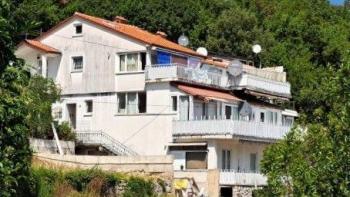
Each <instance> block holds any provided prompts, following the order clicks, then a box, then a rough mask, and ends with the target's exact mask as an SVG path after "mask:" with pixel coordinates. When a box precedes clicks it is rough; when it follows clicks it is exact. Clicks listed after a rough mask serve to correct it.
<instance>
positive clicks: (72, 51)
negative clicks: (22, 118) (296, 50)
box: [16, 13, 297, 192]
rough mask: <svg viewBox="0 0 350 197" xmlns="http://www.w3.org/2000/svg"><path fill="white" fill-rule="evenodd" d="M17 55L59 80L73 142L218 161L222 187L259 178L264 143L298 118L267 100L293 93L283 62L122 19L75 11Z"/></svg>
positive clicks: (193, 161) (190, 165) (211, 164)
mask: <svg viewBox="0 0 350 197" xmlns="http://www.w3.org/2000/svg"><path fill="white" fill-rule="evenodd" d="M16 55H17V57H19V58H22V59H24V60H25V61H26V63H27V64H28V65H30V72H31V73H32V74H40V75H42V76H44V77H47V78H51V79H52V80H54V81H55V82H56V84H57V85H58V86H59V87H60V88H61V90H62V96H61V100H60V101H59V102H57V103H55V104H53V115H54V117H55V118H56V119H57V121H59V122H64V121H67V122H69V123H70V125H71V126H72V128H74V130H75V131H76V132H77V137H78V140H80V142H81V143H83V144H87V145H89V144H90V145H91V144H98V145H101V146H103V147H104V148H105V149H106V150H108V151H110V152H112V153H114V154H118V155H133V154H135V155H136V154H137V155H165V154H171V155H173V156H174V170H175V171H196V170H208V169H219V170H220V179H219V185H220V187H222V188H230V187H233V186H249V187H251V186H262V185H265V184H266V179H265V177H263V176H262V175H260V174H259V171H260V168H259V161H260V160H261V159H262V156H263V150H264V149H265V148H266V147H267V146H268V145H269V144H270V143H273V142H274V141H276V140H278V139H281V138H282V137H283V136H284V135H285V134H286V133H287V132H288V131H289V129H290V128H291V126H292V124H293V121H294V118H295V117H296V116H297V113H296V112H295V111H293V110H289V109H285V108H282V107H280V106H278V105H276V104H275V103H277V102H280V101H288V100H289V99H290V97H291V93H290V84H289V83H288V82H287V81H286V73H285V72H283V68H266V69H257V68H254V67H253V66H250V65H248V64H246V63H244V62H242V61H239V60H235V61H228V60H223V59H216V58H213V57H208V56H205V55H202V54H199V53H196V52H195V51H192V50H191V49H189V48H185V47H183V46H180V45H178V44H176V43H172V42H170V41H168V40H167V39H166V38H165V35H164V34H162V33H158V34H152V33H149V32H146V31H145V30H142V29H140V28H137V27H135V26H132V25H129V24H127V21H126V20H125V19H123V18H122V17H116V18H115V20H114V21H108V20H104V19H100V18H97V17H92V16H88V15H85V14H81V13H75V14H74V15H73V16H72V17H70V18H68V19H66V20H65V21H63V22H61V23H60V24H58V25H57V26H56V27H54V28H52V29H51V30H50V31H48V32H46V33H45V34H43V35H41V36H40V37H38V38H37V39H35V40H26V41H24V42H23V43H21V44H20V45H19V46H18V49H17V51H16ZM223 190H225V189H223ZM223 192H227V191H223Z"/></svg>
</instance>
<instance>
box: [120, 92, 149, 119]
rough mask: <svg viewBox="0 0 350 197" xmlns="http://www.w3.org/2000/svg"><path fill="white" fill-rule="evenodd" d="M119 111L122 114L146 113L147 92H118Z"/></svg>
mask: <svg viewBox="0 0 350 197" xmlns="http://www.w3.org/2000/svg"><path fill="white" fill-rule="evenodd" d="M118 113H121V114H136V113H146V93H145V92H129V93H118Z"/></svg>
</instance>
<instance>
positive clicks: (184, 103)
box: [180, 96, 189, 120]
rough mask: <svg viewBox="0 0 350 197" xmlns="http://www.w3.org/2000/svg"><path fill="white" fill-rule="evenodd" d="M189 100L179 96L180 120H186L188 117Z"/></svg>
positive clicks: (186, 97)
mask: <svg viewBox="0 0 350 197" xmlns="http://www.w3.org/2000/svg"><path fill="white" fill-rule="evenodd" d="M188 113H189V98H188V96H180V120H188V118H189V117H188V116H189V114H188Z"/></svg>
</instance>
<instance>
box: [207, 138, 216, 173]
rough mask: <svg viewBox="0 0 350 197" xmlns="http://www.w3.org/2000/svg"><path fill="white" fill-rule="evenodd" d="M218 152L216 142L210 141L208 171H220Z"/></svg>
mask: <svg viewBox="0 0 350 197" xmlns="http://www.w3.org/2000/svg"><path fill="white" fill-rule="evenodd" d="M218 158H219V156H218V150H217V144H216V142H215V141H211V140H210V141H208V169H209V170H211V169H218Z"/></svg>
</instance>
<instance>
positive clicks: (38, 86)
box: [23, 75, 60, 138]
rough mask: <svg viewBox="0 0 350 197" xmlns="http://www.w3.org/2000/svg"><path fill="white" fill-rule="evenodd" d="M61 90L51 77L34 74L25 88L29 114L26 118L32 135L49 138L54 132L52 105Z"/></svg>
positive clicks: (24, 93)
mask: <svg viewBox="0 0 350 197" xmlns="http://www.w3.org/2000/svg"><path fill="white" fill-rule="evenodd" d="M59 96H60V91H59V89H58V88H57V86H56V84H55V83H54V82H53V81H52V80H51V79H45V78H43V77H41V76H38V75H35V76H33V77H32V78H31V79H30V81H29V84H28V85H27V86H26V87H25V88H24V90H23V97H24V98H25V101H26V107H27V109H28V114H27V116H26V118H25V121H26V124H27V125H28V128H29V131H30V134H31V136H33V137H37V138H47V137H48V136H50V134H51V133H52V129H51V123H52V122H53V119H52V115H51V105H52V103H54V102H56V101H57V100H58V99H59Z"/></svg>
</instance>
